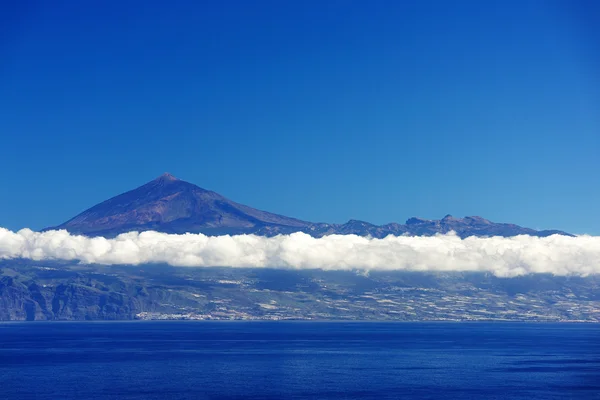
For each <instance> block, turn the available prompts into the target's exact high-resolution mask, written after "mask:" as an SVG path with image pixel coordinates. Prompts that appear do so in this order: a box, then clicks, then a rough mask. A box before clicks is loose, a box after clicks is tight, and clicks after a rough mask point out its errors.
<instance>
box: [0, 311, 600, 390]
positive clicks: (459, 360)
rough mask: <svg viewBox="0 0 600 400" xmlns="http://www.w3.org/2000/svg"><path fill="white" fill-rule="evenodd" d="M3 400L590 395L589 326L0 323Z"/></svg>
mask: <svg viewBox="0 0 600 400" xmlns="http://www.w3.org/2000/svg"><path fill="white" fill-rule="evenodd" d="M0 398H2V399H36V400H39V399H527V400H534V399H600V325H598V324H548V323H540V324H526V323H479V322H478V323H443V322H439V323H375V322H368V323H363V322H167V321H165V322H85V323H79V322H40V323H37V322H28V323H4V324H0Z"/></svg>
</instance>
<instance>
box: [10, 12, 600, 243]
mask: <svg viewBox="0 0 600 400" xmlns="http://www.w3.org/2000/svg"><path fill="white" fill-rule="evenodd" d="M14 3H15V4H13V5H8V6H7V5H2V8H3V9H2V12H0V110H1V111H0V135H1V143H2V145H1V146H0V160H1V162H2V166H3V168H2V175H1V185H2V196H0V226H4V227H7V228H10V229H20V228H23V227H31V228H33V229H38V228H42V227H45V226H49V225H55V224H58V223H61V222H63V221H64V220H66V219H68V218H70V217H72V216H74V215H75V214H77V213H79V212H81V211H82V210H84V209H86V208H88V207H90V206H92V205H93V204H95V203H97V202H99V201H102V200H105V199H107V198H109V197H111V196H113V195H116V194H118V193H120V192H123V191H126V190H129V189H132V188H134V187H136V186H139V185H141V184H143V183H145V182H146V181H149V180H151V179H153V178H155V177H156V176H158V175H160V174H161V173H163V172H165V171H169V172H171V173H172V174H174V175H176V176H178V177H180V178H181V179H184V180H187V181H190V182H193V183H195V184H197V185H199V186H201V187H204V188H207V189H211V190H215V191H217V192H219V193H221V194H223V195H225V196H227V197H229V198H231V199H234V200H236V201H238V202H241V203H245V204H248V205H251V206H254V207H257V208H261V209H266V210H269V211H273V212H277V213H281V214H285V215H290V216H295V217H298V218H302V219H307V220H311V221H327V222H345V221H347V220H348V219H351V218H353V219H362V220H368V221H370V222H373V223H386V222H390V221H398V222H403V221H404V220H406V219H407V218H408V217H411V216H420V217H424V218H441V217H443V216H444V215H445V214H448V213H450V214H453V215H455V216H464V215H481V216H484V217H486V218H489V219H492V220H495V221H501V222H514V223H518V224H520V225H524V226H529V227H533V228H557V229H563V230H567V231H571V232H574V233H591V234H600V207H599V204H600V185H598V177H599V175H600V112H599V110H600V27H597V26H596V25H597V24H596V23H595V22H596V21H597V18H598V17H599V16H600V6H598V5H597V3H596V2H594V1H566V0H565V1H553V0H549V1H501V2H500V1H498V2H493V1H489V2H487V1H485V2H482V1H467V0H464V1H456V2H449V1H442V0H440V1H418V2H417V1H406V2H403V1H382V0H381V1H325V2H324V1H289V2H282V1H256V2H247V1H198V2H195V1H176V2H172V4H170V3H171V2H169V4H167V3H165V2H162V1H144V2H136V1H131V2H116V1H114V2H96V1H88V2H80V1H71V2H69V1H65V2H58V3H57V2H50V1H46V2H44V1H38V2H34V1H32V2H14ZM123 3H125V4H123Z"/></svg>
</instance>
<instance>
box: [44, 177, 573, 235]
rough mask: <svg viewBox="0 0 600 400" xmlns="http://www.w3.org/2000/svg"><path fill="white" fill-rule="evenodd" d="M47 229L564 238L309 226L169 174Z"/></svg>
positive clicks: (476, 226) (469, 222)
mask: <svg viewBox="0 0 600 400" xmlns="http://www.w3.org/2000/svg"><path fill="white" fill-rule="evenodd" d="M49 229H66V230H68V231H69V232H71V233H74V234H83V235H87V236H105V237H114V236H116V235H118V234H120V233H124V232H129V231H134V230H135V231H145V230H155V231H159V232H165V233H178V234H180V233H186V232H190V233H204V234H206V235H225V234H229V235H234V234H244V233H245V234H251V233H252V234H257V235H263V236H274V235H278V234H289V233H293V232H305V233H307V234H310V235H311V236H315V237H321V236H324V235H332V234H355V235H360V236H367V235H370V236H372V237H376V238H383V237H385V236H388V235H390V234H391V235H404V234H407V235H434V234H436V233H447V232H450V231H455V232H456V233H457V234H458V235H459V236H460V237H463V238H464V237H468V236H515V235H531V236H542V237H543V236H549V235H553V234H561V235H568V234H567V233H565V232H561V231H557V230H545V231H536V230H534V229H529V228H523V227H521V226H518V225H514V224H504V223H494V222H491V221H488V220H486V219H484V218H481V217H465V218H454V217H452V216H451V215H447V216H445V217H444V218H442V219H441V220H426V219H420V218H410V219H409V220H408V221H406V224H404V225H403V224H398V223H390V224H386V225H373V224H370V223H368V222H364V221H356V220H350V221H348V222H347V223H345V224H326V223H312V222H307V221H301V220H298V219H295V218H290V217H285V216H282V215H277V214H272V213H269V212H266V211H260V210H257V209H254V208H251V207H248V206H245V205H242V204H238V203H236V202H234V201H231V200H229V199H227V198H225V197H223V196H221V195H220V194H218V193H215V192H212V191H209V190H205V189H202V188H200V187H198V186H196V185H193V184H191V183H188V182H185V181H182V180H179V179H177V178H175V177H174V176H172V175H170V174H163V175H161V176H160V177H158V178H157V179H155V180H153V181H151V182H148V183H147V184H145V185H143V186H140V187H139V188H137V189H134V190H131V191H129V192H126V193H123V194H121V195H119V196H116V197H113V198H112V199H109V200H107V201H104V202H102V203H100V204H98V205H95V206H94V207H92V208H90V209H88V210H86V211H84V212H82V213H81V214H79V215H77V216H76V217H75V218H73V219H71V220H69V221H67V222H65V223H63V224H61V225H58V226H56V227H52V228H47V229H46V230H49Z"/></svg>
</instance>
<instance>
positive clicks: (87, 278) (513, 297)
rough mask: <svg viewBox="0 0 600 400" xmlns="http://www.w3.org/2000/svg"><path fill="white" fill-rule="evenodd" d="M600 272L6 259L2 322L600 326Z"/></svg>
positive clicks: (1, 274) (0, 273)
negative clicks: (506, 274) (503, 274)
mask: <svg viewBox="0 0 600 400" xmlns="http://www.w3.org/2000/svg"><path fill="white" fill-rule="evenodd" d="M599 290H600V276H598V275H594V276H589V277H585V278H584V277H564V276H552V275H548V274H536V275H527V276H520V277H515V278H499V277H496V276H494V275H491V274H488V273H467V272H411V271H371V272H370V273H368V274H365V273H364V271H362V272H361V271H323V270H285V269H261V268H258V269H247V268H226V267H223V268H189V267H170V266H166V265H141V266H101V265H81V264H77V263H69V262H52V261H43V262H35V261H31V260H4V261H1V260H0V321H23V320H29V321H32V320H78V321H82V320H131V319H142V320H148V319H187V320H197V319H202V320H204V319H214V320H230V319H241V320H282V319H297V320H395V321H432V320H438V321H490V320H495V321H540V322H542V321H554V322H557V321H587V322H600V313H598V310H600V291H599Z"/></svg>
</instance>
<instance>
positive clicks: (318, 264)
mask: <svg viewBox="0 0 600 400" xmlns="http://www.w3.org/2000/svg"><path fill="white" fill-rule="evenodd" d="M13 258H26V259H32V260H40V261H41V260H73V261H80V262H82V263H85V264H105V265H115V264H132V265H137V264H146V263H167V264H170V265H173V266H189V267H210V266H227V267H255V268H261V267H274V268H293V269H312V268H320V269H324V270H357V269H362V270H384V271H385V270H387V271H392V270H393V271H395V270H411V271H481V272H490V273H493V274H494V275H496V276H500V277H512V276H518V275H525V274H530V273H551V274H555V275H579V276H587V275H590V274H598V273H600V237H595V236H578V237H567V236H560V235H553V236H549V237H546V238H538V237H533V236H526V235H521V236H515V237H511V238H503V237H491V238H478V237H469V238H466V239H461V238H459V237H458V236H456V235H454V234H453V233H450V234H446V235H436V236H431V237H422V236H417V237H414V236H412V237H411V236H399V237H397V236H388V237H386V238H384V239H372V238H365V237H360V236H356V235H332V236H326V237H323V238H318V239H317V238H313V237H311V236H309V235H307V234H304V233H294V234H291V235H280V236H276V237H271V238H266V237H261V236H255V235H237V236H216V237H210V236H205V235H202V234H185V235H169V234H165V233H159V232H152V231H148V232H142V233H138V232H129V233H124V234H122V235H119V236H117V237H116V238H114V239H105V238H102V237H97V238H88V237H85V236H77V235H71V234H69V233H68V232H67V231H65V230H59V231H48V232H42V233H40V232H33V231H31V230H29V229H22V230H20V231H18V232H12V231H10V230H7V229H4V228H0V259H13Z"/></svg>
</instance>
